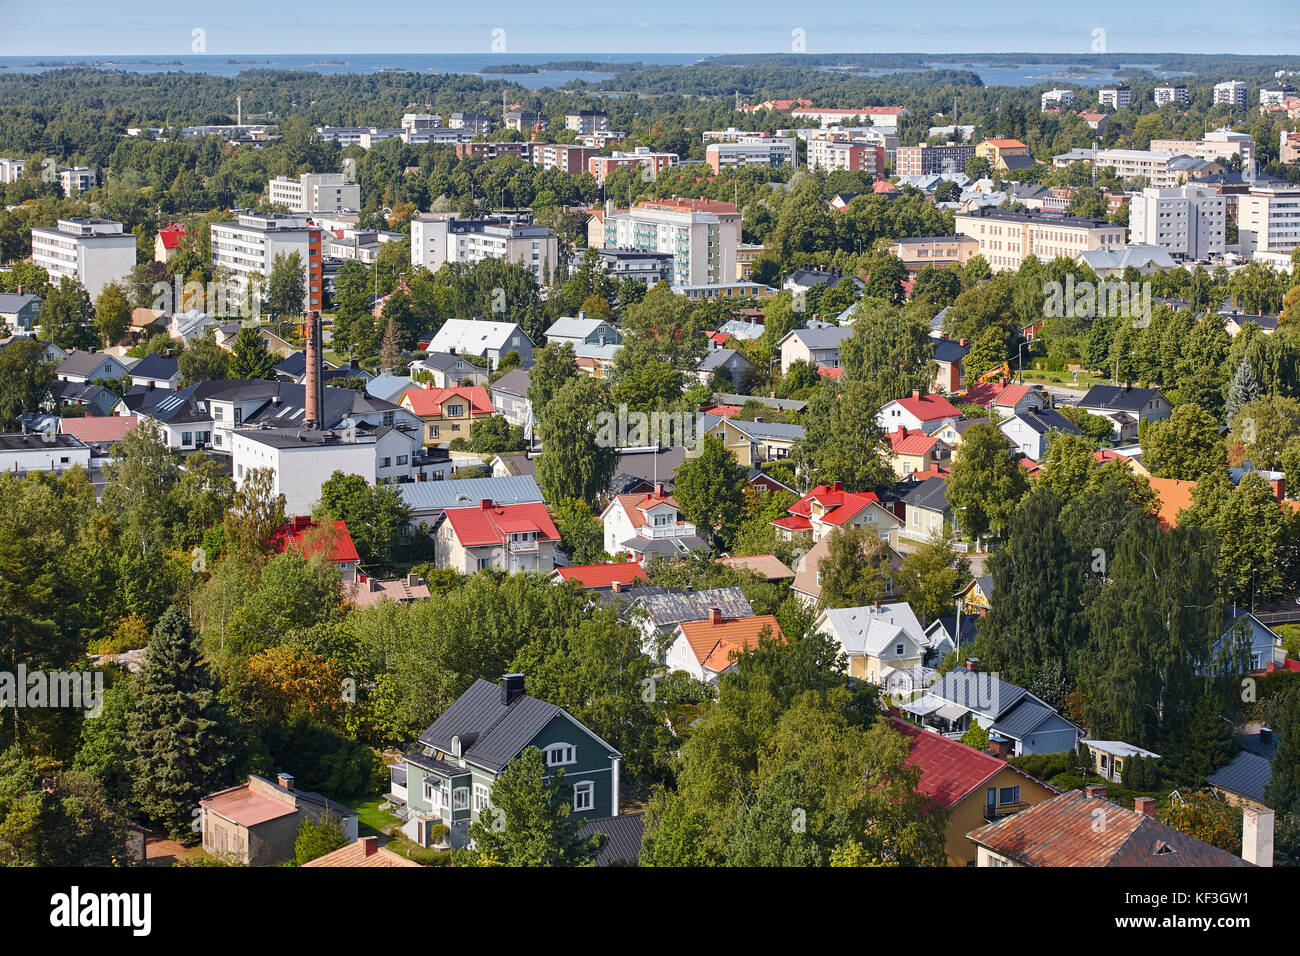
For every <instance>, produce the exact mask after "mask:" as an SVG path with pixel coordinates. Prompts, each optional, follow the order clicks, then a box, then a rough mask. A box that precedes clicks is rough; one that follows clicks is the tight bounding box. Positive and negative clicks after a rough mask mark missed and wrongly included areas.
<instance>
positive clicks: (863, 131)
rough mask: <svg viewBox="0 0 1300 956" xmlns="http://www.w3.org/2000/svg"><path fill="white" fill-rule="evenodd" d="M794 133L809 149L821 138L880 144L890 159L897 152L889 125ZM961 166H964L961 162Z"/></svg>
mask: <svg viewBox="0 0 1300 956" xmlns="http://www.w3.org/2000/svg"><path fill="white" fill-rule="evenodd" d="M794 134H795V135H796V136H797V137H798V138H799V139H801V140H803V141H804V142H805V143H807V144H808V146H809V149H811V147H812V144H813V143H814V142H816V141H817V140H821V139H839V140H846V139H847V140H856V141H857V142H860V143H867V144H869V145H872V146H881V147H883V148H884V150H885V158H886V159H889V160H892V159H893V158H894V157H895V155H896V153H897V152H898V135H897V132H896V131H895V129H894V128H893V127H889V126H828V127H826V128H825V129H817V128H812V129H798V130H794ZM962 168H963V169H964V168H965V165H964V164H963V166H962Z"/></svg>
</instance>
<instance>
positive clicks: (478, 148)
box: [456, 142, 533, 163]
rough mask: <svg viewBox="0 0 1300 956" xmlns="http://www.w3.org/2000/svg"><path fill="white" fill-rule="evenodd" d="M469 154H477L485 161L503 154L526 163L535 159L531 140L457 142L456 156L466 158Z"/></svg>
mask: <svg viewBox="0 0 1300 956" xmlns="http://www.w3.org/2000/svg"><path fill="white" fill-rule="evenodd" d="M468 156H476V157H478V158H479V159H482V160H484V161H485V162H487V161H490V160H493V159H498V158H500V157H502V156H513V157H514V158H515V159H518V160H521V161H523V162H525V163H531V162H532V161H533V144H532V143H531V142H527V143H510V142H499V143H498V142H492V143H475V142H469V143H457V144H456V158H457V159H465V158H466V157H468Z"/></svg>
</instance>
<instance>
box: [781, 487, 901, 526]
mask: <svg viewBox="0 0 1300 956" xmlns="http://www.w3.org/2000/svg"><path fill="white" fill-rule="evenodd" d="M813 502H816V503H817V504H818V505H820V506H821V509H822V514H821V517H820V518H818V519H817V520H819V521H821V522H823V523H824V524H830V525H836V526H839V525H842V524H844V523H845V522H846V521H848V520H849V519H851V518H853V517H855V516H856V515H858V514H861V513H862V511H863V509H865V508H868V507H870V506H871V505H873V504H878V503H879V502H880V499H879V498H877V497H876V494H875V492H873V491H866V492H861V493H858V492H852V491H845V490H844V488H843V486H841V485H840V483H839V482H838V481H837V482H835V484H833V485H818V486H817V487H816V488H814V489H813V490H812V491H810V492H808V494H806V495H804V496H803V497H802V498H800V499H799V500H798V501H796V502H795V503H794V504H792V505H791V506H790V514H792V515H795V516H796V517H802V518H805V519H807V520H808V521H810V522H811V520H812V506H813ZM779 520H782V521H784V520H785V519H779ZM772 523H773V524H776V522H772ZM777 527H791V528H792V530H800V528H801V527H809V528H810V527H812V525H811V524H808V525H806V526H794V525H779V524H778V525H777Z"/></svg>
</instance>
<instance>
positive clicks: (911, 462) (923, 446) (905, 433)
mask: <svg viewBox="0 0 1300 956" xmlns="http://www.w3.org/2000/svg"><path fill="white" fill-rule="evenodd" d="M885 444H886V445H887V446H888V447H889V464H890V466H891V467H892V468H893V469H894V474H896V475H898V477H899V478H905V477H907V476H908V475H910V474H913V473H915V472H919V471H926V470H928V469H929V468H931V467H933V466H934V465H937V464H939V463H941V462H942V461H944V460H946V459H947V458H948V457H949V455H951V453H952V449H951V448H949V447H948V445H946V444H944V443H943V442H942V441H941V440H940V439H939V438H938V437H936V436H934V435H927V434H926V433H925V432H923V431H921V429H919V428H907V427H905V426H903V425H899V426H898V427H897V428H895V429H894V430H893V431H889V432H886V433H885Z"/></svg>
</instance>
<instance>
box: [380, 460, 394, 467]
mask: <svg viewBox="0 0 1300 956" xmlns="http://www.w3.org/2000/svg"><path fill="white" fill-rule="evenodd" d="M392 464H393V459H391V458H382V459H380V461H379V467H380V468H391V467H392Z"/></svg>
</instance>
